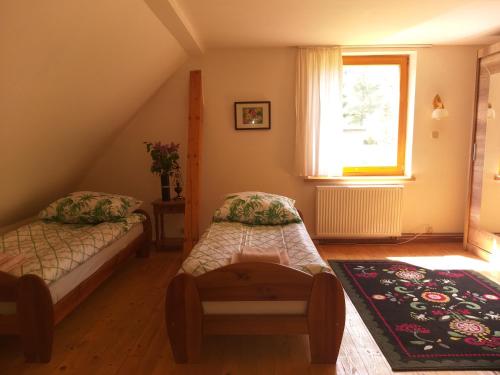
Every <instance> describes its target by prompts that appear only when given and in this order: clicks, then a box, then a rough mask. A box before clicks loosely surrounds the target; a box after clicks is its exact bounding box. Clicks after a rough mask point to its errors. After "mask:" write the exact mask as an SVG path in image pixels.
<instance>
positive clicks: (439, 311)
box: [431, 310, 446, 316]
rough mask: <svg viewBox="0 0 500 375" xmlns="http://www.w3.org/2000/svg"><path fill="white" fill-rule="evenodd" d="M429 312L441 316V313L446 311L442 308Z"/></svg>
mask: <svg viewBox="0 0 500 375" xmlns="http://www.w3.org/2000/svg"><path fill="white" fill-rule="evenodd" d="M431 313H432V315H434V316H441V315H444V314H446V312H445V311H444V310H432V311H431Z"/></svg>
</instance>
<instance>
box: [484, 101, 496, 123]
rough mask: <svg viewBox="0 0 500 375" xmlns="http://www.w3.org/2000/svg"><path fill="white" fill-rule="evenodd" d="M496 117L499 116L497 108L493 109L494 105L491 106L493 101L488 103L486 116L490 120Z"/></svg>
mask: <svg viewBox="0 0 500 375" xmlns="http://www.w3.org/2000/svg"><path fill="white" fill-rule="evenodd" d="M495 117H497V114H496V112H495V110H494V109H493V107H492V106H491V103H488V113H487V115H486V118H487V119H488V120H494V119H495Z"/></svg>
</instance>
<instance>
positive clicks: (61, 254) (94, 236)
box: [0, 209, 151, 362]
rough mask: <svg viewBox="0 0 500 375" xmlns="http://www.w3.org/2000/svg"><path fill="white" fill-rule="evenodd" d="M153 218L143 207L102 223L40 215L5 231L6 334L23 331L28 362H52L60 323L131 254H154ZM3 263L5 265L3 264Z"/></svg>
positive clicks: (1, 239) (1, 301)
mask: <svg viewBox="0 0 500 375" xmlns="http://www.w3.org/2000/svg"><path fill="white" fill-rule="evenodd" d="M150 241H151V221H150V218H149V216H148V214H147V213H146V212H145V211H143V210H140V209H137V210H135V211H134V213H133V214H131V215H129V216H127V217H126V219H125V220H123V221H120V222H102V223H99V224H96V225H82V224H61V223H57V222H47V221H43V220H37V221H34V222H32V223H29V224H27V225H24V226H22V227H20V228H18V229H16V230H14V231H11V232H8V233H6V234H3V235H1V236H0V255H8V254H10V255H11V256H12V257H13V259H14V258H16V257H21V259H22V261H21V262H20V263H19V264H17V265H15V266H14V267H13V268H12V269H9V270H8V271H0V334H9V335H18V336H20V339H21V344H22V348H23V352H24V355H25V358H26V361H28V362H49V361H50V358H51V352H52V340H53V332H54V326H55V325H56V324H58V323H59V322H60V321H61V320H63V319H64V318H65V317H66V316H67V315H68V314H69V313H71V311H73V310H74V309H75V308H76V307H77V306H78V305H79V304H80V303H81V302H82V301H83V300H84V299H85V298H86V297H87V296H88V295H89V294H91V293H92V291H94V290H95V289H96V288H97V287H98V286H99V285H100V284H101V283H102V282H103V281H105V280H106V279H107V278H108V277H109V276H110V275H111V274H112V273H113V272H114V270H115V269H116V268H117V267H118V266H119V264H120V263H122V261H123V260H125V259H126V258H127V257H128V256H129V255H130V254H132V253H136V255H137V256H139V257H147V256H148V255H149V243H150ZM0 269H1V268H0Z"/></svg>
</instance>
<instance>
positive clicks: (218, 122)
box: [80, 47, 476, 233]
mask: <svg viewBox="0 0 500 375" xmlns="http://www.w3.org/2000/svg"><path fill="white" fill-rule="evenodd" d="M475 53H476V48H474V47H434V48H423V49H419V50H418V57H417V79H416V99H415V106H416V111H415V129H414V140H415V143H414V148H413V171H414V174H415V176H416V181H414V182H409V183H407V185H406V188H405V201H404V219H403V230H404V231H405V232H418V231H422V230H423V228H424V225H431V226H432V227H433V229H434V231H435V232H461V231H463V216H464V206H465V185H466V171H467V150H468V146H467V145H468V142H469V134H470V128H471V119H472V110H473V96H474V81H475ZM190 69H202V71H203V85H204V100H205V107H204V116H205V121H204V129H203V153H202V167H201V168H202V178H201V191H202V196H201V199H202V202H201V217H200V222H201V226H202V227H203V228H205V227H206V226H207V225H208V223H209V222H210V218H211V214H212V212H213V211H214V209H215V208H216V207H217V206H218V205H219V204H220V203H221V200H222V198H223V196H224V195H225V194H226V193H229V192H234V191H242V190H263V191H269V192H273V193H278V194H284V195H288V196H291V197H294V198H295V199H296V200H297V206H298V207H299V208H300V209H301V210H302V211H303V213H304V215H305V221H306V224H307V225H308V227H309V230H310V231H311V232H313V229H314V186H315V184H314V183H306V182H304V181H303V180H302V179H301V178H299V177H296V176H293V175H292V170H293V158H294V142H295V107H294V90H295V87H294V85H295V78H294V77H295V50H294V49H293V48H269V49H222V50H211V51H208V52H207V53H206V54H205V55H204V56H203V57H202V58H200V59H198V60H191V61H189V62H188V63H187V64H185V65H184V66H183V67H182V68H181V69H180V70H178V71H177V72H176V73H175V74H174V75H173V76H172V77H171V78H170V79H169V80H168V81H167V82H166V83H165V84H164V85H163V87H162V88H161V89H160V90H159V91H158V93H157V95H156V96H155V97H154V98H152V99H151V100H150V101H149V102H148V103H147V104H146V105H145V106H144V107H143V108H141V110H140V111H139V113H138V114H137V116H136V117H135V118H134V120H133V121H132V122H131V123H130V124H129V125H128V126H127V128H126V129H125V130H124V131H123V133H121V134H120V135H119V136H118V137H117V138H116V139H115V141H114V143H113V144H112V146H111V147H110V148H109V149H108V150H107V151H106V153H104V154H103V155H102V157H101V158H100V159H99V160H98V162H97V163H96V164H95V165H94V167H93V168H92V169H91V170H90V171H89V173H88V175H87V176H86V177H85V178H84V180H83V182H82V183H81V185H80V186H81V187H82V188H88V189H91V188H95V189H98V190H110V191H119V192H123V193H129V194H134V195H137V196H138V197H139V198H141V199H144V200H145V201H147V202H149V201H151V200H153V199H154V198H156V197H158V195H159V182H158V178H157V177H154V176H152V175H150V174H149V172H148V167H149V161H148V158H147V155H146V154H145V152H144V149H143V148H142V145H141V142H142V141H143V140H145V139H149V140H162V141H170V140H175V141H180V142H181V144H182V147H183V153H184V152H185V147H186V126H187V108H186V106H187V86H188V75H189V70H190ZM436 93H439V94H440V95H441V97H442V98H443V100H444V102H445V105H446V107H447V108H448V109H449V112H450V117H449V118H448V119H446V120H443V121H441V122H440V123H439V124H437V123H436V122H435V121H433V120H431V117H430V116H431V111H432V107H431V103H432V98H433V97H434V95H435V94H436ZM244 100H270V101H271V102H272V129H271V130H270V131H235V130H234V124H233V102H234V101H244ZM434 129H438V130H439V131H440V137H439V139H432V138H431V131H432V130H434ZM172 232H175V233H179V232H180V229H179V224H178V223H176V224H175V226H174V228H173V229H172Z"/></svg>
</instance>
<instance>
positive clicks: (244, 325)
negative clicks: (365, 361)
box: [165, 262, 345, 364]
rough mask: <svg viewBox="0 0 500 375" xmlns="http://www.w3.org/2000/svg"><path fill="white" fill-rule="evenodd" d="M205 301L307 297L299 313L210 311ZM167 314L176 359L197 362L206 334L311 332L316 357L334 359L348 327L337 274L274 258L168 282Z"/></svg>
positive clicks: (315, 359)
mask: <svg viewBox="0 0 500 375" xmlns="http://www.w3.org/2000/svg"><path fill="white" fill-rule="evenodd" d="M205 301H307V312H306V313H305V314H301V315H288V314H282V315H271V314H269V315H262V314H248V315H225V314H223V315H209V314H204V313H203V307H202V303H203V302H205ZM165 319H166V323H167V324H166V325H167V333H168V337H169V339H170V345H171V347H172V352H173V355H174V358H175V361H176V362H177V363H187V362H198V361H199V360H200V357H201V346H202V338H203V335H283V334H299V335H300V334H309V347H310V352H311V362H312V363H331V364H333V363H335V362H336V361H337V357H338V354H339V349H340V343H341V341H342V335H343V333H344V324H345V300H344V291H343V289H342V286H341V285H340V282H339V281H338V280H337V278H336V277H335V275H333V274H331V273H327V272H322V273H319V274H316V275H314V276H311V275H309V274H307V273H305V272H302V271H299V270H296V269H294V268H291V267H287V266H284V265H280V264H275V263H263V262H262V263H261V262H256V263H235V264H230V265H228V266H225V267H221V268H218V269H216V270H213V271H210V272H207V273H205V274H202V275H200V276H197V277H195V276H193V275H190V274H186V273H180V274H178V275H176V276H175V277H174V278H173V279H172V281H171V282H170V284H169V286H168V289H167V295H166V301H165Z"/></svg>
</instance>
